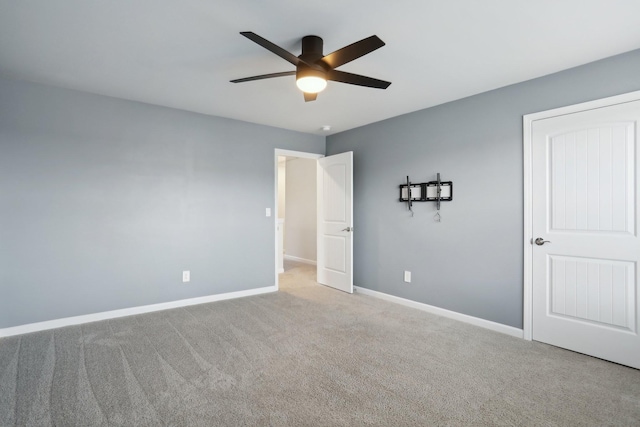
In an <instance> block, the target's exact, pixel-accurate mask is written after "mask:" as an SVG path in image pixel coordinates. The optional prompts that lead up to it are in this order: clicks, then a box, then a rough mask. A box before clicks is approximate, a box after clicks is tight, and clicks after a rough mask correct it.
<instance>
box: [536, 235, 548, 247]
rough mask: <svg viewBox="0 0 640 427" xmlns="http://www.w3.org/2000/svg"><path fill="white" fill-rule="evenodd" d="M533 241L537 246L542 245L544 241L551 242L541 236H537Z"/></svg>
mask: <svg viewBox="0 0 640 427" xmlns="http://www.w3.org/2000/svg"><path fill="white" fill-rule="evenodd" d="M533 243H535V244H536V245H538V246H542V245H544V244H545V243H551V242H550V241H549V240H544V239H543V238H542V237H538V238H537V239H536V240H534V241H533Z"/></svg>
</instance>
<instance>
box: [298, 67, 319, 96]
mask: <svg viewBox="0 0 640 427" xmlns="http://www.w3.org/2000/svg"><path fill="white" fill-rule="evenodd" d="M296 86H298V89H300V90H301V91H303V92H305V93H318V92H322V91H323V90H324V89H325V88H326V87H327V74H326V73H325V72H323V71H319V70H314V69H312V68H304V67H299V68H298V70H297V71H296Z"/></svg>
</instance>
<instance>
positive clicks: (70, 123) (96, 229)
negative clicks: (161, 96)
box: [0, 79, 325, 328]
mask: <svg viewBox="0 0 640 427" xmlns="http://www.w3.org/2000/svg"><path fill="white" fill-rule="evenodd" d="M274 148H283V149H291V150H298V151H309V152H314V153H324V150H325V138H324V137H321V136H313V135H308V134H302V133H296V132H290V131H285V130H281V129H276V128H270V127H266V126H259V125H253V124H249V123H244V122H239V121H234V120H228V119H223V118H216V117H210V116H205V115H199V114H195V113H189V112H184V111H178V110H172V109H168V108H162V107H156V106H151V105H146V104H141V103H136V102H130V101H125V100H118V99H114V98H108V97H103V96H98V95H91V94H86V93H81V92H76V91H70V90H65V89H59V88H53V87H48V86H43V85H37V84H30V83H24V82H18V81H13V80H6V79H0V328H3V327H10V326H15V325H20V324H26V323H31V322H37V321H44V320H49V319H56V318H62V317H68V316H75V315H82V314H88V313H94V312H101V311H106V310H114V309H121V308H127V307H133V306H140V305H146V304H154V303H160V302H167V301H173V300H179V299H184V298H192V297H199V296H205V295H212V294H219V293H224V292H232V291H241V290H247V289H252V288H258V287H263V286H272V285H274V279H275V276H274V274H275V265H274V262H275V261H274V259H275V242H274V218H273V217H271V218H266V217H265V208H266V207H271V208H272V210H273V209H274V151H273V150H274ZM182 270H191V275H192V281H191V283H189V284H183V283H182V282H181V272H182Z"/></svg>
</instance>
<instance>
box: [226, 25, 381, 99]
mask: <svg viewBox="0 0 640 427" xmlns="http://www.w3.org/2000/svg"><path fill="white" fill-rule="evenodd" d="M240 34H242V35H243V36H245V37H246V38H248V39H249V40H251V41H254V42H255V43H257V44H259V45H260V46H262V47H264V48H265V49H267V50H269V51H271V52H273V53H275V54H276V55H278V56H279V57H281V58H283V59H285V60H286V61H289V62H290V63H292V64H293V65H295V66H296V70H295V71H284V72H281V73H271V74H262V75H260V76H253V77H245V78H242V79H236V80H231V82H232V83H243V82H250V81H253V80H262V79H270V78H273V77H283V76H296V85H297V86H298V88H299V89H300V90H302V91H303V92H304V100H305V101H306V102H309V101H315V100H316V98H317V97H318V92H321V91H322V90H324V88H325V87H326V86H327V80H332V81H334V82H340V83H348V84H352V85H358V86H365V87H372V88H377V89H386V88H387V87H389V85H390V84H391V82H386V81H384V80H378V79H374V78H372V77H367V76H361V75H359V74H352V73H347V72H345V71H338V70H336V68H338V67H339V66H341V65H344V64H346V63H347V62H351V61H353V60H354V59H358V58H360V57H361V56H364V55H366V54H368V53H371V52H373V51H374V50H376V49H379V48H381V47H382V46H384V42H383V41H382V40H380V39H379V38H378V36H371V37H367V38H366V39H362V40H360V41H358V42H355V43H353V44H350V45H349V46H345V47H343V48H342V49H338V50H336V51H335V52H333V53H330V54H328V55H323V54H322V39H321V38H320V37H318V36H305V37H303V38H302V54H301V55H300V56H295V55H294V54H292V53H290V52H288V51H286V50H284V49H283V48H281V47H280V46H277V45H275V44H273V43H271V42H270V41H269V40H267V39H265V38H262V37H260V36H259V35H257V34H255V33H252V32H251V31H243V32H241V33H240Z"/></svg>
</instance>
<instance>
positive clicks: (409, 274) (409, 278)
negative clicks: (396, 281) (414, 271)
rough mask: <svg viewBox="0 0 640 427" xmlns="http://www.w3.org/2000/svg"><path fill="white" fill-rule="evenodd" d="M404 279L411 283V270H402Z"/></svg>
mask: <svg viewBox="0 0 640 427" xmlns="http://www.w3.org/2000/svg"><path fill="white" fill-rule="evenodd" d="M404 281H405V282H407V283H411V272H410V271H407V270H405V271H404Z"/></svg>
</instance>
